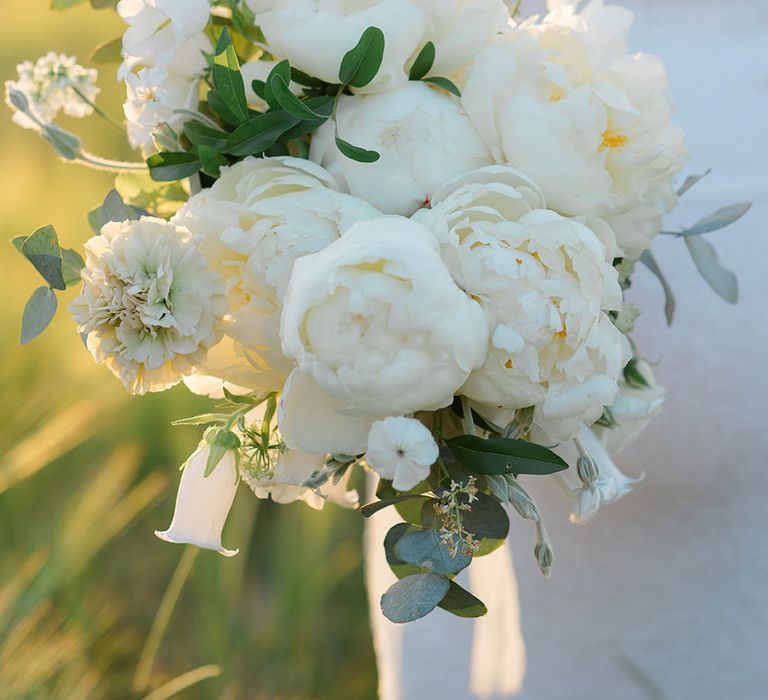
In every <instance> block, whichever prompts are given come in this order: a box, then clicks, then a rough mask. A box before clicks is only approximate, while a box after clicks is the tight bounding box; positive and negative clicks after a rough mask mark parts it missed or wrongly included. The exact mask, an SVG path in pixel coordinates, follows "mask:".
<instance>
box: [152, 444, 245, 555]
mask: <svg viewBox="0 0 768 700" xmlns="http://www.w3.org/2000/svg"><path fill="white" fill-rule="evenodd" d="M210 453H211V446H210V445H209V444H208V443H207V442H206V441H205V440H204V441H203V442H201V443H200V446H199V447H198V448H197V450H196V451H195V452H194V453H193V454H192V456H191V457H190V458H189V459H188V460H187V462H186V464H185V465H184V468H183V471H182V473H181V482H180V483H179V491H178V494H177V496H176V507H175V508H174V511H173V520H172V521H171V525H170V527H169V528H168V529H167V530H165V531H160V530H157V531H155V535H157V536H158V537H159V538H160V539H161V540H165V541H166V542H172V543H174V544H193V545H195V546H197V547H202V548H203V549H212V550H213V551H215V552H218V553H219V554H223V555H224V556H225V557H233V556H235V555H236V554H237V552H238V550H236V549H235V550H232V549H226V548H225V547H224V546H223V545H222V544H221V533H222V530H223V529H224V523H225V522H226V520H227V516H228V515H229V510H230V508H232V502H233V501H234V499H235V493H236V492H237V484H238V474H237V466H236V463H235V453H234V452H232V451H231V450H228V451H227V452H226V453H225V454H224V457H223V458H222V460H221V461H220V462H219V463H218V464H217V465H216V468H215V469H214V470H213V471H212V472H211V473H210V474H209V475H208V476H205V470H206V466H207V464H208V456H209V455H210Z"/></svg>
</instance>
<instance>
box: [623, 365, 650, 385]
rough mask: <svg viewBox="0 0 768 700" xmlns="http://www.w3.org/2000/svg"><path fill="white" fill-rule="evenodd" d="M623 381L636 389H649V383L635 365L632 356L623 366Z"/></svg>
mask: <svg viewBox="0 0 768 700" xmlns="http://www.w3.org/2000/svg"><path fill="white" fill-rule="evenodd" d="M624 381H626V382H627V384H629V385H630V386H632V387H635V388H638V389H650V387H651V385H650V383H649V382H648V380H647V379H646V378H645V376H644V375H643V373H642V372H641V371H640V369H639V368H638V366H637V360H635V359H634V358H633V359H631V360H630V361H629V362H627V365H626V367H624Z"/></svg>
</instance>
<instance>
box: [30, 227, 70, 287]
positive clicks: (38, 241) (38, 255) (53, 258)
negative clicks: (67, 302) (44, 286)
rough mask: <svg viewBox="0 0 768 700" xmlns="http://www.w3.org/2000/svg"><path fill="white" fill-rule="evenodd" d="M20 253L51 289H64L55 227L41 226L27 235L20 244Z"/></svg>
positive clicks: (59, 249)
mask: <svg viewBox="0 0 768 700" xmlns="http://www.w3.org/2000/svg"><path fill="white" fill-rule="evenodd" d="M21 254H22V255H23V256H24V257H25V258H26V259H27V260H29V262H31V263H32V265H34V267H35V269H36V270H37V271H38V272H39V273H40V276H41V277H42V278H43V279H44V280H45V281H46V282H47V283H48V285H49V286H50V287H52V288H53V289H66V288H67V285H66V284H65V282H64V276H63V274H62V270H61V248H60V247H59V238H58V236H57V235H56V229H54V228H53V226H50V225H49V226H43V227H42V228H39V229H37V231H35V232H34V233H33V234H32V235H31V236H29V237H28V238H27V239H26V240H25V241H24V243H22V246H21Z"/></svg>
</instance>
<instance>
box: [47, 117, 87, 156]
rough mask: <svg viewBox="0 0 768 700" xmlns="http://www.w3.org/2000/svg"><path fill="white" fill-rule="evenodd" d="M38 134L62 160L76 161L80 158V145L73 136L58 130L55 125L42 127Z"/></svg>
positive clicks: (77, 139)
mask: <svg viewBox="0 0 768 700" xmlns="http://www.w3.org/2000/svg"><path fill="white" fill-rule="evenodd" d="M40 133H41V134H42V135H43V138H44V139H45V140H46V141H48V143H50V144H51V146H53V148H54V149H55V150H56V152H57V153H58V154H59V155H60V156H61V157H62V158H63V159H64V160H77V159H78V158H79V157H80V153H81V148H82V144H81V143H80V139H79V138H77V136H75V135H74V134H70V133H69V132H68V131H64V130H63V129H59V127H58V126H56V125H55V124H45V125H43V128H42V130H41V132H40Z"/></svg>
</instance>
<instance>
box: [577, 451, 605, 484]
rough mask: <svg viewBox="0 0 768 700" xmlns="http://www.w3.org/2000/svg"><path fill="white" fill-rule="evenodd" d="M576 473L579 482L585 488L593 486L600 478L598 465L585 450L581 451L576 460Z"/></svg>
mask: <svg viewBox="0 0 768 700" xmlns="http://www.w3.org/2000/svg"><path fill="white" fill-rule="evenodd" d="M576 473H577V474H578V475H579V479H581V483H582V484H584V486H586V487H587V488H592V487H593V486H595V485H596V484H597V482H598V480H599V479H600V467H599V466H598V464H597V460H596V459H595V458H594V457H592V455H590V454H588V453H586V452H584V453H582V454H581V455H580V456H579V459H578V460H577V462H576Z"/></svg>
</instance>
